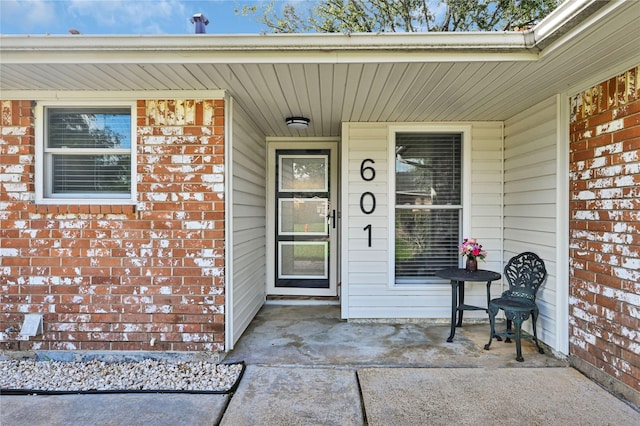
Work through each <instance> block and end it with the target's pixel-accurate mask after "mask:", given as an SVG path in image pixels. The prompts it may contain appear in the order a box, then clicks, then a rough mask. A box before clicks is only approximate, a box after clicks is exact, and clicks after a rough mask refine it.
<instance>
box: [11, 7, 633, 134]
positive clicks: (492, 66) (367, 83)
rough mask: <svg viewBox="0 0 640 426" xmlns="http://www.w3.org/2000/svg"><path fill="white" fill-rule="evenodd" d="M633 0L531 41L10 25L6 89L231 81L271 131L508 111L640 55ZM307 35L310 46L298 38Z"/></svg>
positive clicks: (165, 86) (164, 86)
mask: <svg viewBox="0 0 640 426" xmlns="http://www.w3.org/2000/svg"><path fill="white" fill-rule="evenodd" d="M634 3H636V2H613V3H611V4H610V5H609V6H608V7H606V8H603V9H598V10H596V11H594V12H592V14H591V15H590V16H588V17H586V18H583V19H581V21H580V23H579V24H578V25H576V26H574V27H573V28H571V29H570V30H569V31H567V32H566V33H564V34H562V35H561V36H558V37H557V38H556V39H555V41H552V42H550V43H548V44H547V43H544V48H543V49H540V47H539V46H540V45H536V43H535V42H534V43H531V42H528V40H527V37H531V35H532V34H533V33H531V32H529V33H491V34H490V35H479V34H472V35H469V34H466V35H464V38H463V37H458V38H457V39H456V38H455V37H452V36H448V38H446V39H445V40H444V41H440V40H442V39H440V40H439V39H438V38H437V36H438V34H423V35H420V36H418V37H415V36H410V35H400V36H398V35H381V36H380V35H379V36H372V35H368V36H364V35H362V36H361V35H353V36H348V35H342V34H334V35H328V36H322V37H318V36H317V35H316V36H315V37H314V36H313V35H312V36H308V37H307V36H304V35H303V36H300V35H298V36H289V37H286V36H285V37H276V36H249V37H246V38H243V37H242V36H238V37H227V36H186V37H185V36H164V37H155V38H154V39H153V40H155V42H156V43H173V44H174V45H175V46H174V48H173V49H171V48H169V49H167V48H165V49H160V48H158V47H157V46H155V47H154V46H153V45H150V44H149V43H147V41H148V40H152V39H151V38H142V37H141V36H137V38H136V37H133V36H129V37H115V38H108V37H106V38H105V37H100V38H99V37H91V36H61V37H46V36H41V37H22V36H18V37H13V36H4V37H3V38H2V45H3V47H1V48H0V49H1V50H0V90H1V91H2V93H0V98H4V99H6V98H11V97H13V96H17V95H18V91H22V90H32V91H51V90H53V91H88V92H91V91H112V90H113V91H150V92H152V91H167V90H196V91H197V90H212V89H223V90H226V91H227V92H228V94H229V95H230V96H232V97H233V98H234V99H235V102H236V103H238V104H239V105H241V106H242V107H243V108H244V109H245V110H246V111H247V112H248V114H249V115H250V116H251V117H253V118H254V120H255V123H256V124H257V126H258V127H259V128H260V129H261V130H262V131H263V132H264V134H265V135H267V136H292V135H297V134H300V135H303V136H337V135H339V134H340V124H341V123H342V122H354V121H360V122H423V121H467V120H505V119H507V118H509V117H511V116H513V115H514V114H517V113H518V112H520V111H523V110H525V109H527V108H528V107H530V106H532V105H534V104H536V103H538V102H540V101H542V100H544V99H546V98H548V97H550V96H553V95H554V94H556V93H562V92H566V91H568V90H571V89H578V88H580V87H578V86H579V85H586V84H589V83H594V82H597V81H589V80H587V79H594V78H600V79H605V78H608V77H609V76H611V75H613V74H616V73H619V72H621V71H624V69H618V68H620V67H622V68H624V67H625V66H627V65H628V67H631V66H634V65H637V64H638V63H640V49H638V40H640V8H639V7H637V4H634ZM612 5H613V6H612ZM534 35H535V34H534ZM76 37H77V38H76ZM294 37H295V38H294ZM489 37H492V38H491V39H489ZM458 39H459V40H460V43H459V45H452V44H451V40H458ZM96 40H100V41H101V42H103V43H105V45H106V46H103V45H99V46H97V45H96ZM123 40H124V41H123ZM131 40H134V41H135V44H136V46H138V47H140V46H142V47H143V48H142V49H139V50H137V51H133V47H132V50H130V51H128V50H126V49H122V48H121V44H122V43H124V45H125V46H126V45H127V43H128V44H129V45H131V46H133V43H132V42H131ZM297 40H302V41H303V42H304V43H302V44H303V45H301V46H292V45H291V44H288V43H289V42H292V43H293V42H294V41H297ZM470 40H474V41H473V42H470ZM84 42H86V43H87V45H86V46H85V45H83V43H84ZM192 42H193V43H195V45H194V44H191V43H192ZM423 42H424V43H423ZM145 43H146V44H145ZM324 43H328V44H324ZM250 44H252V45H253V44H255V45H254V46H253V47H248V46H249V45H250ZM32 45H33V46H34V47H30V46H32ZM12 46H13V48H12ZM15 46H22V47H23V49H18V48H17V47H15ZM38 46H39V47H38ZM43 46H44V47H43ZM144 46H146V48H145V47H144ZM92 47H93V50H92V49H91V48H92ZM614 64H615V66H616V67H617V68H612V66H614ZM87 94H88V95H90V93H87ZM22 95H24V94H22ZM290 115H303V116H306V117H309V118H310V119H311V125H310V126H309V128H308V129H307V130H305V131H302V132H299V133H298V132H293V133H292V132H291V131H290V130H289V129H288V128H287V127H286V126H285V123H284V118H285V117H287V116H290Z"/></svg>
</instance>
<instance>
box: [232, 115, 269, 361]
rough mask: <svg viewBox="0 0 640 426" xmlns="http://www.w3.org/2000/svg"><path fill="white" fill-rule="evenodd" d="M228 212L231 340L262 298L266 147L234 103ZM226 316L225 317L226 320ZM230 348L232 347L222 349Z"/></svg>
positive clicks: (264, 259) (253, 313)
mask: <svg viewBox="0 0 640 426" xmlns="http://www.w3.org/2000/svg"><path fill="white" fill-rule="evenodd" d="M232 126H233V132H232V134H233V141H232V142H231V143H227V145H226V146H227V148H232V149H233V151H232V152H233V169H232V170H233V171H232V178H231V179H232V186H231V188H232V200H233V207H232V214H233V230H232V232H233V239H232V240H233V247H232V248H231V250H232V257H231V259H232V263H233V268H232V270H233V278H232V282H231V285H232V286H233V290H232V303H233V322H232V324H233V326H232V342H233V343H235V342H236V341H237V340H238V339H239V338H240V335H241V334H242V332H243V331H244V330H245V329H246V328H247V326H248V325H249V323H250V322H251V320H252V319H253V317H254V316H255V315H256V313H257V312H258V310H259V309H260V308H261V307H262V305H263V304H264V301H265V298H266V296H265V276H266V275H265V265H266V251H265V250H266V222H265V216H266V193H265V182H266V164H267V162H266V158H265V157H266V149H265V137H264V135H262V134H261V133H260V132H258V131H257V130H256V128H255V126H254V125H253V123H252V120H251V119H250V117H249V116H248V115H247V114H246V113H245V112H244V110H243V109H242V108H241V107H239V106H238V105H237V104H235V105H234V108H233V121H232ZM229 320H230V319H229V318H227V321H229ZM226 349H227V350H230V349H232V348H226Z"/></svg>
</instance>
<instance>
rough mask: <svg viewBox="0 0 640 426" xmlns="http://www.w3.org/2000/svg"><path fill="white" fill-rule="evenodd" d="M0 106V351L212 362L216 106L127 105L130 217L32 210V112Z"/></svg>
mask: <svg viewBox="0 0 640 426" xmlns="http://www.w3.org/2000/svg"><path fill="white" fill-rule="evenodd" d="M0 103H1V106H2V128H1V131H2V133H1V139H0V289H1V292H2V293H1V295H0V297H1V300H0V341H1V342H2V343H1V345H0V347H1V348H2V349H6V350H25V349H35V350H145V351H152V350H157V351H222V350H223V349H224V250H225V247H224V219H225V218H224V173H223V172H224V103H223V101H222V100H208V101H195V100H168V101H157V100H150V101H138V103H137V109H138V111H137V114H138V123H137V125H138V126H137V135H138V137H137V144H138V145H137V155H138V157H137V161H138V166H137V173H138V176H137V190H138V202H139V203H138V205H137V206H132V205H38V204H36V203H35V202H34V201H35V197H34V164H35V162H34V152H35V138H34V118H33V110H32V103H31V102H30V101H0ZM27 312H41V313H43V314H44V329H45V330H44V334H43V335H41V336H37V337H32V338H31V339H30V340H22V338H20V337H19V334H18V333H17V332H14V331H7V329H10V328H13V329H16V330H19V328H20V326H21V324H22V321H23V318H24V314H25V313H27ZM152 340H153V341H154V344H153V346H152V345H151V342H152Z"/></svg>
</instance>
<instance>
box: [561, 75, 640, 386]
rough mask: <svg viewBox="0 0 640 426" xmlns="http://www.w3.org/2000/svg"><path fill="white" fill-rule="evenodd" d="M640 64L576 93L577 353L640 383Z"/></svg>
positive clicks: (573, 329)
mask: <svg viewBox="0 0 640 426" xmlns="http://www.w3.org/2000/svg"><path fill="white" fill-rule="evenodd" d="M639 79H640V67H636V68H634V69H631V70H629V71H628V72H626V73H624V74H620V75H618V76H616V77H614V78H611V79H610V80H608V81H604V82H602V83H601V84H599V85H597V86H594V87H592V88H590V89H589V90H586V91H585V92H583V93H581V94H579V95H577V96H575V97H573V98H572V99H571V130H570V131H571V144H570V197H571V199H570V220H571V222H570V236H569V237H570V280H571V281H570V330H569V336H570V342H569V343H570V347H569V349H570V353H571V354H572V356H575V357H578V358H579V359H581V360H582V361H583V362H586V363H587V364H589V365H590V366H592V367H594V369H595V371H598V370H599V371H600V372H604V373H606V374H607V375H608V376H609V378H610V379H611V380H615V381H616V382H619V383H622V384H623V385H625V386H628V387H630V388H632V389H634V390H635V391H640V84H639V82H640V81H639Z"/></svg>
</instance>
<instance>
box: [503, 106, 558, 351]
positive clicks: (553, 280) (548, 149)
mask: <svg viewBox="0 0 640 426" xmlns="http://www.w3.org/2000/svg"><path fill="white" fill-rule="evenodd" d="M557 102H558V100H557V99H556V98H555V97H553V98H550V99H548V100H546V101H544V102H541V103H540V104H538V105H536V106H535V107H533V108H530V109H529V110H526V111H524V112H522V113H520V114H518V115H516V116H514V117H513V118H511V119H509V120H507V121H506V122H505V154H504V156H505V158H504V169H505V170H504V193H505V194H504V204H505V206H504V212H505V217H504V259H505V262H506V261H508V260H509V259H510V258H511V257H512V256H515V255H516V254H518V253H521V252H524V251H532V252H534V253H536V254H537V255H538V256H540V257H541V258H542V259H543V260H544V262H545V265H546V268H547V272H548V277H547V281H546V282H545V283H544V284H543V285H542V287H541V288H540V290H538V294H537V303H538V306H539V308H540V319H539V320H538V337H539V338H540V339H541V340H542V341H544V342H545V343H547V344H549V345H550V346H552V347H558V346H557V344H558V342H557V336H556V318H557V315H558V311H557V310H558V309H559V308H561V309H565V307H558V306H556V298H557V295H556V291H557V273H556V262H557V256H558V248H557V247H556V241H557V239H556V237H557V235H556V234H557V232H560V230H559V221H558V218H557V206H556V204H557V188H558V184H559V182H558V176H557V167H558V164H557V162H558V159H557V156H558V155H557V143H558V140H557V139H558V115H557V114H558V112H557V111H558V106H557ZM561 249H562V248H561ZM524 326H525V327H528V329H529V330H531V321H527V322H525V323H524Z"/></svg>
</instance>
